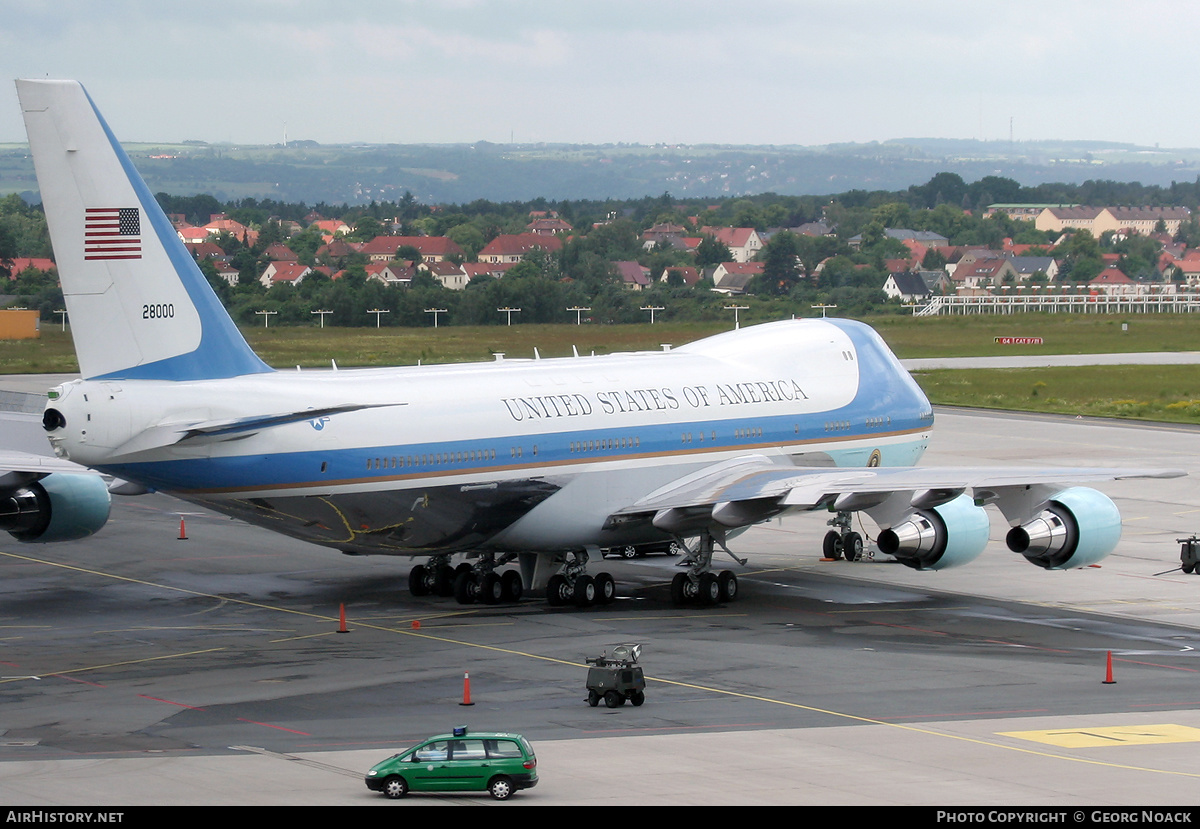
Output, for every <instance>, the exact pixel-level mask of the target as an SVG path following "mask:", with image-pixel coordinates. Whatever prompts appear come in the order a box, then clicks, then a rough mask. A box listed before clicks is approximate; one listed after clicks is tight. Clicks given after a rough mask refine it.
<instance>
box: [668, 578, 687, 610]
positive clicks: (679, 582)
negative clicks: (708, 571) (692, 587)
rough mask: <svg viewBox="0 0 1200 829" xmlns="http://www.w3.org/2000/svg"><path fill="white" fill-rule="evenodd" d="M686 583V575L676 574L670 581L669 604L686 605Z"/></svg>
mask: <svg viewBox="0 0 1200 829" xmlns="http://www.w3.org/2000/svg"><path fill="white" fill-rule="evenodd" d="M687 583H688V576H687V573H676V574H675V578H673V579H671V603H672V604H676V605H682V604H687V588H686V585H687Z"/></svg>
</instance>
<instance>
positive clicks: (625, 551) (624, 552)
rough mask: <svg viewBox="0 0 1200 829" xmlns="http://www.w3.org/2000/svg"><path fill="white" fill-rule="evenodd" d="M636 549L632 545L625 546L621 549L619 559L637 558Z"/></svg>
mask: <svg viewBox="0 0 1200 829" xmlns="http://www.w3.org/2000/svg"><path fill="white" fill-rule="evenodd" d="M637 554H638V551H637V547H634V546H633V545H632V544H626V545H625V546H624V547H622V548H621V558H637Z"/></svg>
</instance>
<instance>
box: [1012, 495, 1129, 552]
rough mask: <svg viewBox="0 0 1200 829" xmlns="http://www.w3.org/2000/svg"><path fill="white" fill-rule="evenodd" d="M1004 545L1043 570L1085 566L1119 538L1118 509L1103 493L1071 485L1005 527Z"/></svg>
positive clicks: (1119, 515)
mask: <svg viewBox="0 0 1200 829" xmlns="http://www.w3.org/2000/svg"><path fill="white" fill-rule="evenodd" d="M1005 540H1006V542H1007V543H1008V549H1010V550H1012V551H1013V552H1014V553H1020V554H1021V555H1023V556H1025V558H1027V559H1028V560H1029V561H1030V562H1031V563H1033V564H1036V565H1037V566H1038V567H1044V568H1045V569H1047V570H1068V569H1071V568H1075V567H1087V566H1088V565H1089V564H1095V563H1096V562H1097V561H1099V560H1100V559H1102V558H1104V557H1105V556H1107V555H1108V554H1109V553H1111V552H1112V551H1113V550H1114V549H1115V548H1116V546H1117V542H1118V541H1120V540H1121V513H1120V512H1119V511H1118V510H1117V505H1116V504H1114V503H1113V502H1112V501H1111V500H1110V499H1109V498H1108V496H1107V495H1105V494H1104V493H1102V492H1097V491H1096V490H1094V489H1089V488H1087V487H1080V486H1077V487H1072V488H1071V489H1064V490H1063V491H1062V492H1059V493H1057V494H1055V495H1054V496H1053V497H1051V498H1050V499H1049V500H1048V501H1047V502H1046V504H1045V506H1044V507H1043V508H1042V511H1041V512H1040V513H1038V515H1036V516H1035V517H1034V518H1033V519H1032V520H1031V521H1027V522H1026V523H1024V524H1021V525H1020V526H1017V527H1013V528H1012V529H1011V530H1009V531H1008V536H1007V538H1006V539H1005Z"/></svg>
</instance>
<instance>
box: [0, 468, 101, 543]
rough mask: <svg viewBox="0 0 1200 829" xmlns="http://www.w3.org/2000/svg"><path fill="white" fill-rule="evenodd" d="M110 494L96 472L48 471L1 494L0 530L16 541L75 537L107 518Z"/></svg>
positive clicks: (92, 531)
mask: <svg viewBox="0 0 1200 829" xmlns="http://www.w3.org/2000/svg"><path fill="white" fill-rule="evenodd" d="M110 506H111V498H110V497H109V494H108V489H107V487H106V486H105V484H104V480H103V479H102V478H100V476H99V475H83V474H80V475H73V474H60V473H56V474H53V475H47V476H46V477H45V478H42V479H41V480H40V481H36V482H34V483H31V484H28V485H27V486H24V487H22V488H20V489H17V490H14V491H11V492H6V493H3V494H0V530H7V531H8V532H9V533H10V534H11V535H12V537H13V538H15V539H17V540H18V541H26V542H37V543H46V542H52V541H76V540H78V539H80V538H86V537H87V536H89V535H91V534H92V533H94V532H96V531H97V530H99V529H100V528H101V527H103V526H104V524H105V522H106V521H108V512H109V508H110Z"/></svg>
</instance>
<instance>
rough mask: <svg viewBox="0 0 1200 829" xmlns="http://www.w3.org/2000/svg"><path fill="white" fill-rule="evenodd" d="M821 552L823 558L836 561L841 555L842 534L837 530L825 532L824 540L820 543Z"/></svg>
mask: <svg viewBox="0 0 1200 829" xmlns="http://www.w3.org/2000/svg"><path fill="white" fill-rule="evenodd" d="M821 552H822V553H823V554H824V556H825V558H828V559H832V560H834V561H837V560H838V559H839V558H841V557H842V536H841V533H839V532H838V531H837V530H830V531H829V532H827V533H825V540H824V541H823V542H822V543H821Z"/></svg>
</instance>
